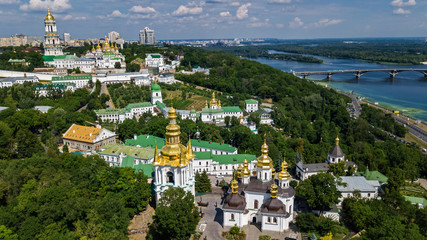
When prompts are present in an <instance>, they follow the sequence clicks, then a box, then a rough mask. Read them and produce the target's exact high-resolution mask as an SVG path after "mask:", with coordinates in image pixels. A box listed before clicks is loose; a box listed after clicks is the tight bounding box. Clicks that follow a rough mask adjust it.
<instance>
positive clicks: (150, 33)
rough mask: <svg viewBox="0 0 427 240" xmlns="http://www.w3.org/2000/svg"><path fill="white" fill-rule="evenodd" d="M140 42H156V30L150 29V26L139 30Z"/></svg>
mask: <svg viewBox="0 0 427 240" xmlns="http://www.w3.org/2000/svg"><path fill="white" fill-rule="evenodd" d="M139 43H140V44H154V43H156V38H155V35H154V30H152V29H149V28H148V27H145V28H144V29H143V30H139Z"/></svg>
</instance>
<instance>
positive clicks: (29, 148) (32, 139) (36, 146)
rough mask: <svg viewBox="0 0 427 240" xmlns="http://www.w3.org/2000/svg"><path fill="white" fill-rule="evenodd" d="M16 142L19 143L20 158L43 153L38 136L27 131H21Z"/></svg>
mask: <svg viewBox="0 0 427 240" xmlns="http://www.w3.org/2000/svg"><path fill="white" fill-rule="evenodd" d="M16 142H17V143H18V146H17V152H18V158H26V157H31V156H32V155H33V154H37V153H40V152H42V151H43V147H42V145H41V144H40V141H39V139H38V138H37V135H36V134H34V133H32V132H30V131H29V130H27V129H20V130H19V131H18V133H17V134H16Z"/></svg>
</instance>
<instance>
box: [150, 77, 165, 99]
mask: <svg viewBox="0 0 427 240" xmlns="http://www.w3.org/2000/svg"><path fill="white" fill-rule="evenodd" d="M157 101H159V102H161V103H162V102H163V99H162V89H161V88H160V86H159V84H157V77H154V82H153V83H151V104H156V102H157Z"/></svg>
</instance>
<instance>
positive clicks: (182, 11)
mask: <svg viewBox="0 0 427 240" xmlns="http://www.w3.org/2000/svg"><path fill="white" fill-rule="evenodd" d="M202 12H203V8H201V7H193V8H191V7H186V6H184V5H181V6H179V7H178V9H177V10H175V11H173V13H172V15H174V16H183V15H198V14H201V13H202Z"/></svg>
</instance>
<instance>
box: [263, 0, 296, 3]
mask: <svg viewBox="0 0 427 240" xmlns="http://www.w3.org/2000/svg"><path fill="white" fill-rule="evenodd" d="M291 1H292V0H268V2H269V3H290V2H291Z"/></svg>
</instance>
